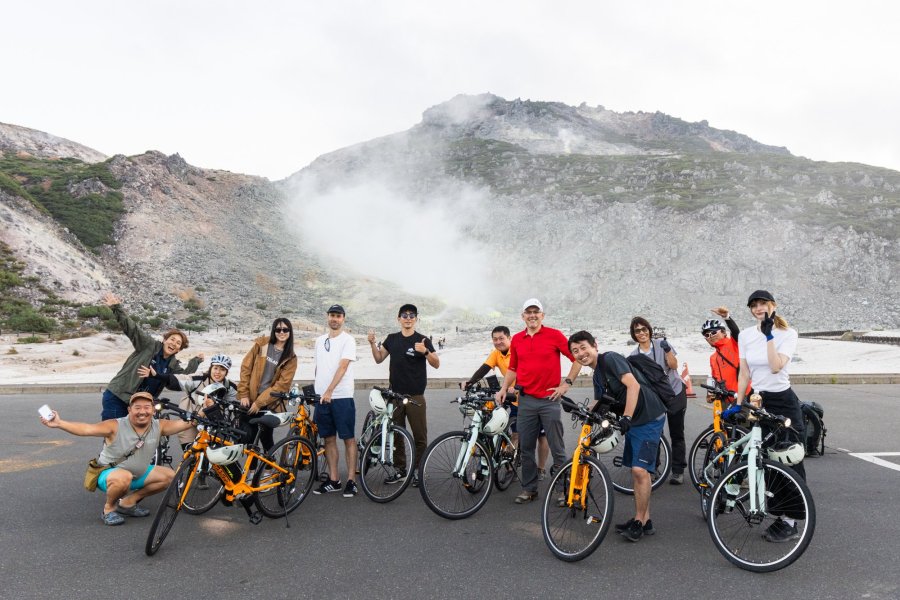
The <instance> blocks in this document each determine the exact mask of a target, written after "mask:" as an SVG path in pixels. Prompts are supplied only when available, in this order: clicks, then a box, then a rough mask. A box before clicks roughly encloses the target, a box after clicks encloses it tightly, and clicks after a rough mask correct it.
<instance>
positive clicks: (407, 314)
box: [400, 312, 419, 319]
mask: <svg viewBox="0 0 900 600" xmlns="http://www.w3.org/2000/svg"><path fill="white" fill-rule="evenodd" d="M418 316H419V315H417V314H416V313H414V312H405V313H400V318H401V319H415V318H416V317H418Z"/></svg>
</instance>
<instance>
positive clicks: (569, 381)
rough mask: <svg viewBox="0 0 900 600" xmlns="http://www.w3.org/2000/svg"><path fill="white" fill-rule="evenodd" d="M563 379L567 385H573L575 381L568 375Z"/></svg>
mask: <svg viewBox="0 0 900 600" xmlns="http://www.w3.org/2000/svg"><path fill="white" fill-rule="evenodd" d="M563 381H564V382H566V384H567V385H572V383H573V382H572V380H571V379H569V378H568V377H566V378H565V379H563Z"/></svg>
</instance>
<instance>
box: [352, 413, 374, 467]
mask: <svg viewBox="0 0 900 600" xmlns="http://www.w3.org/2000/svg"><path fill="white" fill-rule="evenodd" d="M373 421H375V411H374V410H370V411H369V412H367V413H366V418H365V419H364V420H363V426H362V430H361V431H360V434H359V437H358V438H356V449H357V458H356V474H357V475H359V474H360V473H361V472H362V458H363V450H365V449H366V444H368V443H369V440H371V439H372V435H373V433H374V429H370V428H371V427H372V422H373Z"/></svg>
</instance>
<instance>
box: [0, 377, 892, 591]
mask: <svg viewBox="0 0 900 600" xmlns="http://www.w3.org/2000/svg"><path fill="white" fill-rule="evenodd" d="M795 389H796V390H797V393H798V395H799V396H800V398H801V399H802V400H815V401H817V402H819V403H820V404H822V405H823V406H824V407H825V423H826V426H827V427H828V437H827V439H826V445H827V449H826V455H825V456H824V457H821V458H810V459H807V461H806V469H807V475H808V483H809V485H810V488H811V490H812V492H813V495H814V498H815V502H816V508H817V515H818V518H817V525H816V533H815V537H814V538H813V540H812V543H811V545H810V547H809V549H808V550H807V552H806V553H805V554H804V555H803V556H802V557H801V558H800V559H799V560H798V561H797V562H796V563H794V564H793V565H791V566H790V567H788V568H787V569H784V570H782V571H779V572H776V573H770V574H754V573H749V572H745V571H742V570H740V569H738V568H736V567H733V566H731V564H730V563H728V562H727V561H726V559H725V558H724V557H722V556H721V555H720V554H719V552H718V551H717V550H716V548H715V546H714V545H713V543H712V541H711V540H710V537H709V533H708V530H707V527H706V524H705V522H704V520H703V519H702V518H701V515H700V512H699V502H698V500H697V494H696V492H695V491H694V489H693V488H692V487H691V486H690V485H689V484H687V485H683V486H670V485H668V484H666V485H664V486H663V487H662V488H660V489H659V490H658V491H657V492H655V493H654V495H653V497H652V500H651V510H652V515H653V522H654V524H655V526H656V529H657V531H658V533H657V534H656V535H655V536H653V537H652V538H645V539H642V540H641V541H640V542H638V543H636V544H631V543H628V542H626V541H625V540H624V539H622V538H621V537H620V536H618V535H615V533H613V532H610V534H608V535H607V537H606V539H605V540H604V542H603V544H601V546H600V547H599V548H598V550H597V551H596V552H595V553H594V554H593V555H592V556H590V557H589V558H587V559H586V560H583V561H581V562H578V563H571V564H570V563H564V562H561V561H559V560H557V559H556V558H554V557H553V555H552V554H551V553H550V551H549V550H548V549H547V547H546V545H545V544H544V541H543V538H542V536H541V531H540V504H539V503H532V504H529V505H523V506H520V505H516V504H514V503H513V498H514V496H515V495H516V494H517V493H518V491H519V487H518V484H517V483H514V484H513V486H512V487H511V488H510V489H509V490H507V491H506V492H497V491H496V490H495V491H494V492H493V493H492V495H491V497H490V499H489V500H488V502H487V504H486V506H485V507H484V508H483V509H482V510H481V511H480V512H478V513H477V514H475V515H474V516H473V517H471V518H469V519H464V520H461V521H447V520H444V519H442V518H440V517H438V516H437V515H435V514H434V513H432V512H431V511H430V510H429V509H428V508H427V507H426V506H425V504H424V502H423V501H422V499H421V496H420V495H419V492H418V490H416V489H413V488H409V489H407V491H406V492H405V493H404V494H403V496H401V497H400V498H399V499H398V500H396V501H394V502H392V503H389V504H386V505H381V504H375V503H373V502H371V501H369V500H368V499H367V498H366V497H365V496H364V495H363V494H362V493H360V495H359V496H358V497H356V498H353V499H345V498H343V497H341V496H340V494H334V495H330V496H311V497H310V498H308V499H307V500H306V501H305V502H304V503H303V504H302V505H301V506H300V507H299V508H298V509H297V510H296V511H295V512H294V513H293V514H292V515H290V517H289V523H290V528H286V527H285V523H284V521H283V520H264V521H263V522H262V523H261V524H260V525H257V526H254V525H251V524H250V523H249V522H248V521H247V518H246V515H245V513H244V512H243V510H241V509H240V508H226V507H224V506H221V505H219V506H217V507H215V508H213V509H212V510H211V511H210V512H209V513H207V514H206V515H203V516H199V517H197V516H191V515H186V514H184V515H181V516H179V518H178V519H177V521H176V522H175V525H174V528H173V531H172V533H170V535H169V537H168V538H167V539H166V541H165V543H164V544H163V546H162V548H161V549H160V551H159V553H158V554H157V555H156V556H153V557H147V556H145V554H144V542H145V540H146V536H147V531H148V529H149V527H150V519H149V518H146V519H130V520H128V522H127V523H126V524H125V525H123V526H120V527H106V526H104V525H103V524H102V523H101V522H100V518H99V516H100V511H101V508H102V498H101V496H100V494H99V493H97V494H90V493H88V492H86V491H84V490H83V489H82V487H81V480H82V478H83V475H84V467H85V464H86V462H87V460H88V459H89V458H91V456H94V455H96V452H97V451H98V449H99V446H100V440H99V439H96V438H77V437H75V436H70V435H68V434H65V433H63V432H59V431H56V430H50V429H47V428H45V427H43V426H41V425H40V423H39V421H38V418H37V408H38V406H40V405H41V404H44V403H49V404H50V405H51V406H52V407H53V408H55V409H56V410H58V411H59V412H60V414H61V415H62V416H63V418H65V419H69V420H82V421H95V420H96V419H97V418H98V417H99V405H100V396H99V394H67V395H56V396H51V397H41V396H31V395H20V396H0V406H2V408H3V413H4V416H3V418H2V420H0V484H2V489H3V492H4V495H5V497H6V498H11V500H12V502H3V503H2V506H0V515H2V519H0V520H2V523H3V527H2V537H0V581H2V590H3V592H2V597H4V598H47V597H66V598H88V597H90V598H146V597H153V596H160V595H168V596H169V597H173V595H174V597H184V596H187V595H191V596H199V597H203V596H219V597H250V598H256V597H265V598H297V597H326V598H333V597H342V598H346V597H362V596H365V597H370V598H449V597H454V598H470V597H493V598H538V597H541V598H560V597H571V598H575V597H586V596H590V597H604V596H606V595H615V596H617V597H622V598H642V599H650V598H716V599H717V600H718V599H721V598H723V597H732V596H735V597H746V596H748V595H749V594H750V593H754V594H758V595H760V597H763V596H762V595H765V597H773V596H775V597H791V598H873V599H888V598H893V599H896V598H898V597H900V569H898V568H897V547H898V545H897V540H898V539H900V510H898V508H897V506H898V501H900V455H896V454H895V455H890V454H887V453H891V452H893V453H900V435H898V434H897V425H898V424H900V386H898V385H858V386H857V385H853V386H850V385H806V386H797V387H796V388H795ZM587 393H588V391H587V390H575V391H573V393H571V394H570V396H572V397H573V398H576V399H580V398H583V397H584V396H586V395H587ZM427 397H428V407H429V408H428V418H429V438H434V437H436V436H437V435H440V434H441V433H443V432H445V431H449V430H453V429H459V428H460V427H461V425H462V417H461V415H460V414H459V411H458V410H457V409H456V408H455V405H452V406H451V405H450V404H448V401H449V400H450V399H451V398H452V397H453V393H452V392H451V391H450V390H434V391H429V393H428V395H427ZM365 398H366V393H365V392H363V391H360V392H358V393H357V411H358V414H359V417H360V420H359V421H358V424H359V423H360V422H361V417H362V415H364V414H365V411H366V410H367V408H368V406H367V402H366V400H365ZM566 418H567V417H566ZM710 420H711V416H710V413H709V410H708V408H707V405H706V403H705V402H703V401H702V400H691V401H690V404H689V407H688V415H687V438H688V443H690V441H692V440H693V438H694V437H695V436H696V435H697V434H698V433H699V432H700V430H701V429H702V428H704V427H705V426H706V425H707V424H708V423H709V422H710ZM566 423H567V428H566V431H567V450H569V451H570V450H571V449H572V448H573V446H572V444H573V443H574V439H575V433H576V430H575V429H573V428H571V427H569V426H568V421H566ZM144 506H147V507H148V508H151V509H155V506H156V498H151V499H148V500H147V501H145V503H144ZM632 510H633V504H632V499H631V497H629V496H624V495H620V494H616V495H615V517H616V519H615V520H616V522H619V521H624V520H627V519H628V518H629V517H630V516H631V514H632ZM751 586H752V587H751Z"/></svg>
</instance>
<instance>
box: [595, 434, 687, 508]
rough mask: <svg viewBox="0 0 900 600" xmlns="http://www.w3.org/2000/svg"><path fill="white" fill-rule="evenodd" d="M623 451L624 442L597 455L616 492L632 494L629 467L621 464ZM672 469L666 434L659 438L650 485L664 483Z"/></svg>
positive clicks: (632, 485) (632, 486)
mask: <svg viewBox="0 0 900 600" xmlns="http://www.w3.org/2000/svg"><path fill="white" fill-rule="evenodd" d="M624 452H625V443H624V442H623V443H621V444H619V445H618V446H616V447H615V448H614V449H613V450H611V451H610V452H606V453H604V454H600V455H599V459H600V462H601V464H603V466H604V467H606V469H607V471H608V472H609V478H610V483H612V486H613V488H615V490H616V491H617V492H622V493H623V494H628V495H632V494H634V483H632V481H631V467H624V466H622V454H623V453H624ZM671 471H672V445H671V444H670V443H669V440H668V439H666V436H662V437H660V438H659V450H658V451H657V458H656V472H655V473H653V474H652V475H650V481H651V484H650V487H651V489H654V490H655V489H656V488H658V487H659V486H661V485H662V484H663V483H665V481H666V479H668V478H669V473H670V472H671Z"/></svg>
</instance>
